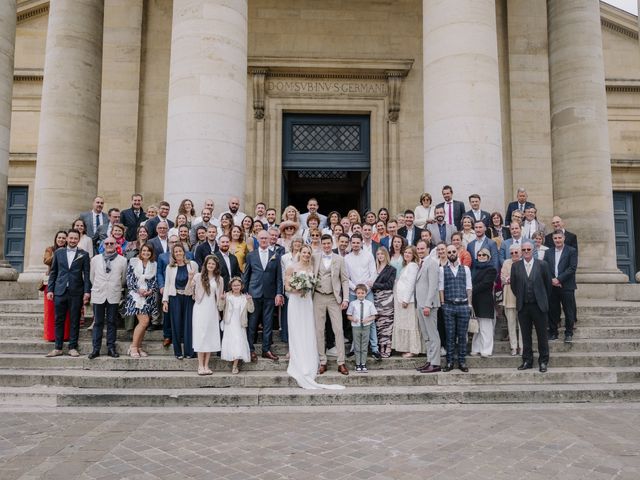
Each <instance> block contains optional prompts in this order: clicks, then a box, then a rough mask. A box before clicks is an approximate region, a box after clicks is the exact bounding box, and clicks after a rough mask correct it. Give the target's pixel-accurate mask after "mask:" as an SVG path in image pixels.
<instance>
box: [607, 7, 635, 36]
mask: <svg viewBox="0 0 640 480" xmlns="http://www.w3.org/2000/svg"><path fill="white" fill-rule="evenodd" d="M600 23H601V24H602V27H603V28H606V29H608V30H611V31H613V32H616V33H619V34H620V35H624V36H627V37H629V38H632V39H634V40H636V41H638V17H636V16H635V15H633V14H632V13H629V12H625V11H624V10H621V9H619V8H616V7H614V6H613V5H609V4H608V3H606V2H600Z"/></svg>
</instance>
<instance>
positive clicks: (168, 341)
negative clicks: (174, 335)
mask: <svg viewBox="0 0 640 480" xmlns="http://www.w3.org/2000/svg"><path fill="white" fill-rule="evenodd" d="M162 346H163V347H164V348H169V347H170V346H171V339H170V338H165V339H164V340H163V341H162Z"/></svg>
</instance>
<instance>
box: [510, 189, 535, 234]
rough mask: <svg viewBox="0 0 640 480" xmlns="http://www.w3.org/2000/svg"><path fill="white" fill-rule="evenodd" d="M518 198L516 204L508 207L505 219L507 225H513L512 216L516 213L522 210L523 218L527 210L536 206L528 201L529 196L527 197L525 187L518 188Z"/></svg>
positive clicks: (513, 203)
mask: <svg viewBox="0 0 640 480" xmlns="http://www.w3.org/2000/svg"><path fill="white" fill-rule="evenodd" d="M517 197H518V199H517V200H516V201H515V202H511V203H510V204H509V205H507V214H506V215H505V217H504V224H505V225H511V214H512V213H513V212H514V211H516V210H520V211H521V212H522V216H523V217H524V212H525V210H526V209H527V208H529V207H535V206H536V205H535V204H534V203H531V202H528V201H527V198H529V195H527V190H526V189H524V188H523V187H520V188H518V193H517Z"/></svg>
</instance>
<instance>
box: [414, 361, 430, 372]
mask: <svg viewBox="0 0 640 480" xmlns="http://www.w3.org/2000/svg"><path fill="white" fill-rule="evenodd" d="M430 366H431V362H427V363H425V364H424V365H421V366H419V367H418V368H416V370H417V371H421V370H425V369H427V368H429V367H430Z"/></svg>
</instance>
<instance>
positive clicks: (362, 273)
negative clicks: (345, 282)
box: [344, 250, 378, 293]
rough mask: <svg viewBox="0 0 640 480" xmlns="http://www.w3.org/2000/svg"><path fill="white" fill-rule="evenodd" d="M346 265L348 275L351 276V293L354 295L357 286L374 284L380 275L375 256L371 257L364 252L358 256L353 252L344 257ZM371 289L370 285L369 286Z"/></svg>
mask: <svg viewBox="0 0 640 480" xmlns="http://www.w3.org/2000/svg"><path fill="white" fill-rule="evenodd" d="M344 263H345V264H346V266H347V275H348V276H349V292H350V293H354V292H355V288H356V285H358V284H359V283H364V284H365V285H367V284H368V283H371V284H373V282H374V280H375V279H376V276H377V275H378V273H377V272H376V262H375V260H374V259H373V255H369V254H368V253H366V252H363V251H362V250H361V251H360V252H358V254H357V255H356V254H355V253H354V252H351V253H350V254H348V255H347V256H346V257H344ZM367 287H369V285H367Z"/></svg>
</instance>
